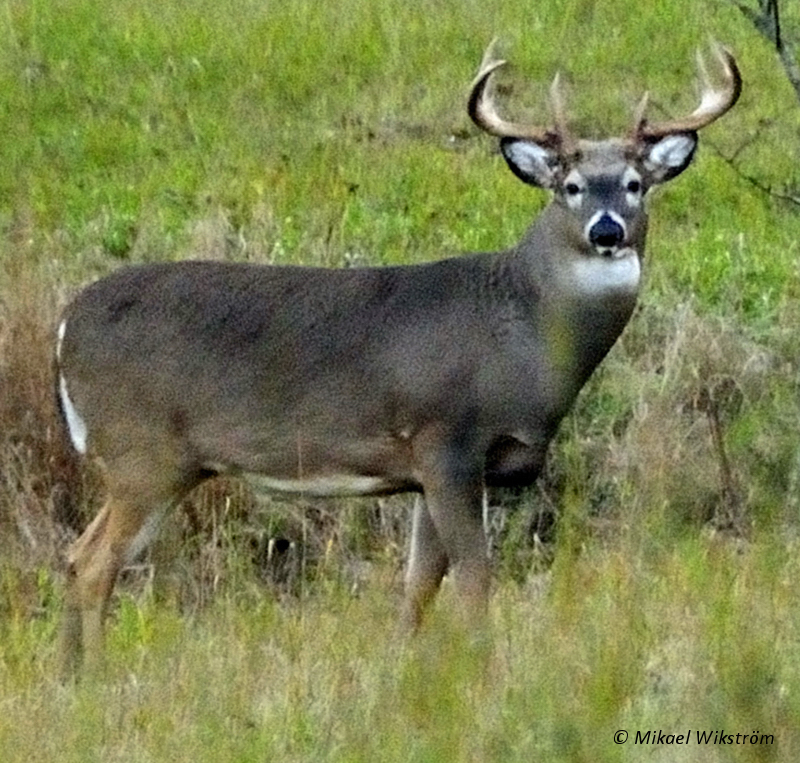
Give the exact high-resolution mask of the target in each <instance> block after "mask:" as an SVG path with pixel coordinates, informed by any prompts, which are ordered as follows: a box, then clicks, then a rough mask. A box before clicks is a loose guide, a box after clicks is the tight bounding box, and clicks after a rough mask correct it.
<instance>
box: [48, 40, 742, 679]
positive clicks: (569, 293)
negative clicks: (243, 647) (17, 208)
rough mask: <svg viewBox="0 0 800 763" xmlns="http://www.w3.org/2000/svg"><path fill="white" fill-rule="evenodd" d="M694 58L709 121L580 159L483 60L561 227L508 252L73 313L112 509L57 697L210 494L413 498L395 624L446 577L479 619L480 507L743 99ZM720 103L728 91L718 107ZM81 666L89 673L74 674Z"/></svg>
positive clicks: (555, 96) (259, 275) (134, 271)
mask: <svg viewBox="0 0 800 763" xmlns="http://www.w3.org/2000/svg"><path fill="white" fill-rule="evenodd" d="M712 52H713V56H714V59H716V62H717V68H718V69H719V72H717V73H716V76H715V77H714V78H712V77H710V76H709V74H708V71H707V68H706V64H705V60H704V58H703V56H701V55H700V53H699V52H698V77H699V80H700V83H701V86H702V90H701V98H700V103H699V105H698V106H697V108H696V109H695V110H694V111H693V112H691V113H690V114H689V115H688V116H686V117H682V118H677V119H672V120H669V121H664V122H651V121H649V120H648V119H647V117H646V114H645V112H646V108H647V104H648V98H647V95H646V94H645V96H644V97H643V98H642V100H641V102H640V104H639V106H638V107H637V109H636V111H635V113H634V120H633V126H632V128H631V129H630V131H629V132H628V133H627V134H626V135H625V136H624V137H612V138H608V139H604V140H588V139H583V138H577V137H575V136H573V134H572V133H571V132H570V130H569V127H568V124H567V119H566V116H565V110H564V104H563V96H562V91H561V86H560V80H559V77H558V76H556V79H555V80H554V81H553V85H552V87H551V91H550V100H551V108H552V126H536V125H527V124H519V123H515V122H511V121H507V120H506V119H504V118H503V117H502V116H500V114H499V113H498V109H497V107H496V104H495V99H494V91H495V86H494V75H495V72H497V70H498V69H499V68H500V67H502V66H503V65H504V64H505V63H506V62H505V61H504V60H502V59H498V58H496V57H495V55H494V52H493V44H492V45H490V46H489V48H487V50H486V53H485V54H484V57H483V61H482V63H481V65H480V68H479V71H478V74H477V76H476V78H475V80H474V81H473V83H472V87H471V90H470V94H469V98H468V104H467V110H468V114H469V116H470V118H471V120H472V121H473V122H474V123H475V125H477V127H478V128H480V129H481V130H482V131H484V132H486V133H488V134H489V135H491V136H494V137H495V138H499V147H500V152H501V154H502V156H503V157H504V159H505V161H506V163H507V164H508V166H509V168H510V169H511V171H512V172H513V173H514V175H515V176H516V177H517V178H518V179H519V180H521V181H522V182H523V183H525V184H527V185H530V186H534V187H537V188H540V189H544V190H546V191H549V192H550V194H551V197H552V198H551V200H550V202H549V204H548V205H547V206H546V207H545V208H544V209H543V210H542V211H541V212H540V213H539V215H538V216H537V217H536V218H535V220H534V221H533V223H532V224H531V226H530V227H529V229H528V230H527V232H526V233H525V234H524V235H523V237H522V239H521V240H520V241H519V242H518V243H517V244H515V245H514V246H511V247H510V248H508V249H506V250H500V251H495V252H483V253H471V254H462V255H457V256H446V257H444V258H442V259H438V260H433V261H428V262H423V263H419V264H409V265H398V266H386V267H379V266H375V267H354V268H340V269H337V268H325V267H312V266H301V265H291V266H290V265H272V264H254V263H242V262H231V261H209V260H196V261H192V260H184V261H176V262H166V263H165V262H162V263H151V264H140V265H132V266H127V267H123V268H121V269H119V270H117V271H115V272H113V273H112V274H110V275H108V276H106V277H104V278H101V279H100V280H98V281H96V282H94V283H92V284H90V285H88V286H87V287H85V288H84V289H83V290H82V291H81V292H79V294H78V295H77V296H76V297H75V299H74V300H73V301H72V302H71V303H70V304H69V305H68V306H67V307H66V308H65V310H64V311H63V313H62V315H61V317H60V322H59V323H58V327H57V336H56V341H55V353H54V355H55V373H56V379H55V384H56V395H57V402H58V405H59V408H60V410H61V412H62V414H63V415H62V419H63V421H64V422H65V429H66V431H67V433H68V435H69V438H70V440H71V443H72V446H73V447H74V450H75V451H77V453H78V454H80V456H81V457H83V458H89V459H91V460H93V461H94V462H95V463H97V464H98V465H99V467H100V470H101V474H102V478H103V483H104V489H105V492H106V499H105V503H104V504H103V506H102V508H101V509H100V511H99V513H97V515H96V516H95V518H94V519H93V520H92V521H91V523H90V524H89V525H88V526H87V527H86V529H85V531H84V532H83V533H82V535H80V537H79V538H78V539H77V540H76V541H75V542H74V543H73V544H72V546H71V547H70V549H69V551H68V554H67V559H66V581H65V594H64V612H63V615H62V617H63V622H62V626H61V636H60V639H61V647H60V649H61V660H62V665H63V671H64V674H65V675H72V674H77V673H79V672H80V671H81V670H86V669H89V668H90V666H91V668H92V669H97V667H98V666H102V665H103V663H104V660H103V651H104V619H105V616H106V611H107V609H108V607H109V600H110V597H111V595H112V592H113V588H114V586H115V581H116V579H117V576H118V574H119V572H120V570H121V568H122V567H123V566H124V565H125V564H126V563H128V561H129V560H132V559H133V558H134V557H135V556H136V555H137V554H138V553H140V551H141V550H143V549H144V547H145V546H146V545H147V543H148V542H149V541H150V540H151V539H152V538H153V536H154V535H155V533H156V531H157V528H158V525H159V523H160V520H161V518H162V517H163V516H164V515H165V514H166V513H168V512H169V510H170V509H171V508H173V507H175V506H176V504H177V503H178V502H179V501H180V500H181V499H182V498H183V497H184V496H185V495H186V494H187V493H188V492H189V491H191V490H192V489H193V488H195V487H197V486H198V485H199V484H200V483H202V482H203V481H205V480H207V479H210V478H212V477H215V476H217V475H227V476H229V477H238V478H242V479H245V480H247V481H248V482H249V483H250V484H252V485H253V486H254V488H256V489H257V490H264V491H267V492H276V491H277V492H279V493H288V494H297V495H304V496H314V497H317V496H319V497H325V496H385V495H389V494H395V493H402V492H408V493H412V494H415V495H416V498H415V500H414V506H413V510H412V528H411V535H410V549H409V554H408V561H407V568H406V573H405V581H404V582H405V592H404V597H403V602H402V605H401V610H400V616H399V622H400V624H401V630H404V631H406V632H412V633H413V632H414V631H415V630H416V629H417V628H418V627H419V626H420V624H421V621H422V619H423V616H424V613H425V611H426V610H427V608H428V606H429V605H430V603H431V601H432V600H433V599H434V598H435V594H436V593H437V590H438V589H439V587H440V584H441V582H442V580H443V578H444V577H445V575H448V574H452V578H453V580H454V588H455V591H456V602H457V604H456V611H461V612H463V614H464V617H465V619H466V621H467V625H468V626H469V627H472V625H473V624H474V623H479V622H482V621H484V620H485V618H486V616H487V609H488V603H489V599H490V588H491V560H490V555H489V553H488V551H487V541H486V537H485V531H484V527H483V523H482V509H483V506H482V504H483V496H484V491H485V490H486V489H487V488H493V487H495V486H526V485H531V484H532V483H533V482H534V481H535V480H536V479H537V476H538V475H539V473H540V471H541V469H542V466H543V464H544V461H545V455H546V451H547V450H548V444H549V443H550V441H551V440H552V439H553V436H554V434H555V433H556V430H557V428H558V426H559V422H560V421H561V420H562V418H563V417H564V416H565V414H566V413H567V412H568V411H569V410H570V408H571V407H572V404H573V402H574V401H575V399H576V396H577V395H578V393H579V391H580V390H581V388H582V387H583V386H584V384H585V383H586V381H587V379H588V378H589V377H590V375H591V374H592V372H593V371H594V369H595V368H596V367H597V366H598V364H599V363H600V362H601V361H602V360H603V358H604V357H605V356H606V354H607V353H608V352H609V350H610V349H611V347H612V346H613V345H614V343H615V342H616V340H617V338H618V337H619V336H620V334H621V332H622V331H623V329H624V328H625V326H626V324H627V323H628V321H629V319H630V317H631V314H632V312H633V310H634V306H635V305H636V302H637V295H638V292H639V288H640V282H641V273H642V263H643V258H644V250H645V237H646V231H647V213H646V211H645V203H644V202H645V197H646V196H647V194H648V192H649V191H650V190H651V188H653V187H654V186H658V185H660V184H662V183H665V182H667V181H669V180H672V179H673V178H675V177H677V176H678V175H680V173H682V172H683V171H684V170H685V169H686V168H687V167H688V166H689V164H690V163H691V161H692V159H693V157H694V154H695V149H696V147H697V144H698V131H699V130H701V129H702V128H704V127H706V126H708V125H710V124H711V123H712V122H714V121H715V120H717V119H718V118H719V117H721V116H722V115H723V114H725V113H726V112H727V111H729V110H730V109H731V108H732V107H733V106H734V104H735V103H736V101H737V99H738V98H739V95H740V92H741V89H742V79H741V75H740V72H739V69H738V67H737V64H736V61H735V59H734V57H733V55H732V54H731V53H730V52H729V51H728V50H727V49H726V48H724V47H722V46H721V45H718V44H716V43H714V44H713V49H712ZM713 80H716V84H714V82H713ZM82 665H83V668H82V667H81V666H82Z"/></svg>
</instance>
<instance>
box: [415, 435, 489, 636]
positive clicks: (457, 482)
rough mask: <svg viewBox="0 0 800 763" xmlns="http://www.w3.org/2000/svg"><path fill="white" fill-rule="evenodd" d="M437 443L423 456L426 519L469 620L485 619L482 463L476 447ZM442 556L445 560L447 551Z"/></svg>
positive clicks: (486, 586) (486, 580)
mask: <svg viewBox="0 0 800 763" xmlns="http://www.w3.org/2000/svg"><path fill="white" fill-rule="evenodd" d="M432 445H433V447H430V446H429V447H428V448H427V449H426V451H424V452H423V453H422V455H421V458H420V459H419V461H418V469H419V472H420V475H421V477H422V485H423V489H424V492H425V502H426V504H427V515H428V518H427V520H426V522H428V523H429V524H430V525H431V527H430V528H429V530H428V531H427V535H426V536H425V537H427V538H428V539H430V538H435V539H436V547H438V548H439V549H440V554H441V551H443V552H444V554H445V555H446V558H447V561H448V562H449V565H450V568H451V569H452V571H453V574H454V578H455V585H456V591H457V593H458V596H459V599H460V602H461V608H462V614H463V616H464V620H465V622H467V623H473V624H478V623H482V622H483V620H484V619H485V614H486V610H487V606H488V601H489V587H490V577H491V569H490V564H489V555H488V553H487V547H486V535H485V533H484V530H483V490H484V485H483V468H482V462H481V461H479V459H477V458H475V457H473V454H472V452H471V450H470V449H468V448H464V447H454V446H453V445H452V444H451V443H449V442H447V441H446V440H439V441H438V442H435V441H434V443H432ZM424 526H425V525H424V524H423V525H422V527H424ZM434 531H435V532H434ZM428 543H429V544H432V541H430V540H428ZM436 558H437V559H438V561H439V562H440V563H441V561H442V557H441V555H439V556H438V557H436ZM432 569H433V567H432V566H431V570H432ZM441 574H444V572H443V571H442V573H441ZM430 579H432V578H430ZM440 579H441V577H440Z"/></svg>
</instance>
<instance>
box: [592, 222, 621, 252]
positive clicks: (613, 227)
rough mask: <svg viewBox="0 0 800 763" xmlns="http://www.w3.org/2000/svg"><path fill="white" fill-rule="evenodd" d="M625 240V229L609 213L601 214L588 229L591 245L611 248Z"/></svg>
mask: <svg viewBox="0 0 800 763" xmlns="http://www.w3.org/2000/svg"><path fill="white" fill-rule="evenodd" d="M624 240H625V230H624V229H623V227H622V226H621V225H620V224H619V223H618V222H617V221H616V220H614V218H612V217H611V216H610V215H603V216H602V217H601V218H600V219H599V220H598V221H597V222H596V223H595V224H594V225H593V226H592V227H591V229H590V230H589V241H590V243H591V244H592V246H596V247H602V248H605V249H612V248H613V247H615V246H619V245H620V244H621V243H622V242H623V241H624Z"/></svg>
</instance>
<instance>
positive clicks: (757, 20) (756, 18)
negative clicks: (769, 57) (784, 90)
mask: <svg viewBox="0 0 800 763" xmlns="http://www.w3.org/2000/svg"><path fill="white" fill-rule="evenodd" d="M731 1H732V2H733V4H734V5H735V6H736V7H737V8H738V9H739V10H740V11H741V13H742V15H743V16H744V17H745V18H746V19H747V20H748V21H749V22H750V23H751V24H752V25H753V26H754V27H755V28H756V30H757V31H758V32H759V33H760V34H761V35H762V36H763V37H765V38H766V39H767V40H768V41H769V42H770V43H771V44H772V46H773V47H774V48H775V50H776V52H777V53H778V59H779V60H780V62H781V65H782V66H783V70H784V72H786V77H787V78H788V80H789V82H790V84H791V85H792V88H794V92H795V95H796V96H797V99H798V100H799V101H800V66H798V64H797V48H796V46H795V44H794V43H793V42H790V41H788V40H787V39H786V37H785V36H784V35H783V34H781V16H780V9H779V0H758V10H755V9H753V8H752V7H750V5H748V4H747V3H745V2H742V0H731Z"/></svg>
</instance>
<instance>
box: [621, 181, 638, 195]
mask: <svg viewBox="0 0 800 763" xmlns="http://www.w3.org/2000/svg"><path fill="white" fill-rule="evenodd" d="M625 189H626V190H627V191H628V193H639V191H641V190H642V184H641V182H640V181H638V180H630V181H628V185H627V186H626V187H625Z"/></svg>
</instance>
